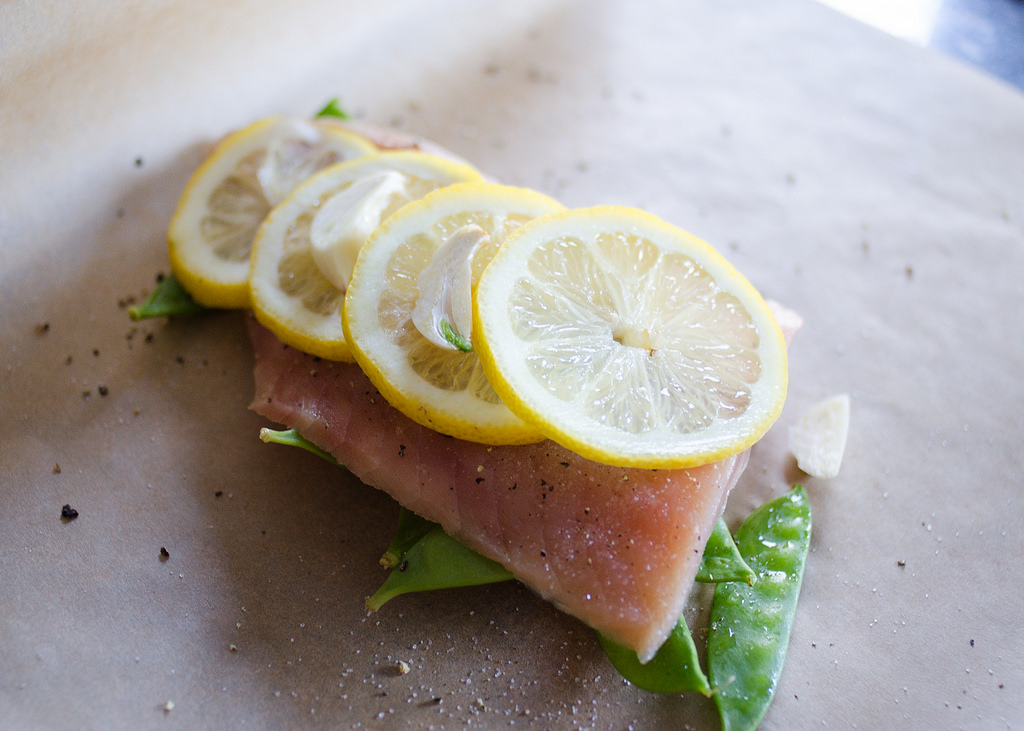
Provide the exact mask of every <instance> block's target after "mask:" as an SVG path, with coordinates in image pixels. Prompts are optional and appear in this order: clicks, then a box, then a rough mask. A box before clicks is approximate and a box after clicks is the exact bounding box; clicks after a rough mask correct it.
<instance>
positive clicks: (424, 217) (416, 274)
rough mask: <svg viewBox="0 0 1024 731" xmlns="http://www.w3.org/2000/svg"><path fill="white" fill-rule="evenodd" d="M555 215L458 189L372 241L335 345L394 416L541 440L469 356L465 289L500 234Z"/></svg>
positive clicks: (533, 200)
mask: <svg viewBox="0 0 1024 731" xmlns="http://www.w3.org/2000/svg"><path fill="white" fill-rule="evenodd" d="M562 208H563V207H562V205H561V204H560V203H558V202H556V201H555V200H553V199H551V198H548V197H547V196H545V195H542V194H540V193H537V192H534V191H530V190H525V189H523V188H513V187H509V186H503V185H496V184H492V183H462V184H459V185H453V186H451V187H449V188H445V189H443V190H439V191H436V192H434V193H431V194H430V195H428V196H426V197H425V198H423V199H422V200H419V201H416V202H415V203H411V204H409V205H408V206H406V207H405V208H403V209H402V210H401V211H399V212H398V213H396V214H395V215H394V216H392V217H391V218H390V219H388V220H387V221H386V222H385V223H383V224H382V225H381V226H380V228H378V229H377V230H376V231H375V232H374V233H373V235H372V236H371V237H370V240H369V241H368V242H367V243H366V245H365V246H364V247H363V249H362V251H361V252H360V253H359V259H358V260H357V262H356V267H355V270H354V271H353V273H352V281H351V283H350V285H349V288H348V292H347V294H346V295H345V317H344V323H345V336H346V338H347V339H348V342H349V344H350V345H351V346H352V349H353V352H354V354H355V357H356V361H357V362H358V363H359V365H360V366H361V367H362V369H363V371H364V372H365V373H366V374H367V376H369V378H370V380H371V381H372V382H373V383H374V385H375V386H376V387H377V388H378V390H380V392H381V393H382V394H383V395H384V397H385V398H386V399H387V400H388V401H389V402H390V403H391V404H392V405H393V406H394V407H395V408H397V409H398V410H400V411H401V412H402V413H404V414H405V415H406V416H408V417H409V418H411V419H413V420H414V421H416V422H418V423H420V424H422V425H424V426H427V427H429V428H431V429H433V430H435V431H439V432H442V433H444V434H448V435H450V436H453V437H457V438H460V439H467V440H470V441H474V442H481V443H485V444H524V443H528V442H536V441H540V440H541V439H543V436H542V435H541V434H540V433H539V432H538V431H537V430H536V429H535V428H534V427H532V426H530V425H528V424H526V423H525V422H523V421H522V420H521V419H519V418H518V417H517V416H515V415H514V414H513V413H512V412H511V411H509V410H508V409H507V408H506V407H505V406H504V405H503V404H502V403H501V401H500V400H499V399H498V396H497V394H496V393H495V392H494V389H493V388H491V386H490V384H489V383H488V382H487V379H486V377H485V376H484V373H483V370H482V369H481V367H480V362H479V359H478V358H477V356H476V354H475V353H474V352H472V350H471V344H472V332H471V330H472V300H471V288H472V285H473V283H474V282H475V281H476V280H477V279H478V278H479V276H480V273H481V272H482V271H483V268H484V266H485V265H486V264H487V262H488V261H490V259H491V257H492V256H493V255H494V252H495V251H497V249H498V247H499V246H500V245H501V243H502V241H503V240H504V239H505V237H506V236H508V235H509V233H510V232H512V231H515V230H516V229H517V228H519V227H520V226H522V225H523V224H524V223H526V222H527V221H529V220H531V219H533V218H536V217H538V216H542V215H545V214H548V213H552V212H554V211H559V210H562ZM444 323H447V327H446V326H445V324H444Z"/></svg>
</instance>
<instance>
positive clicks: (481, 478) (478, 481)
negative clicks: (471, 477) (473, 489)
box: [476, 477, 484, 485]
mask: <svg viewBox="0 0 1024 731" xmlns="http://www.w3.org/2000/svg"><path fill="white" fill-rule="evenodd" d="M483 481H484V478H483V477H478V478H476V484H478V485H479V484H480V483H481V482H483Z"/></svg>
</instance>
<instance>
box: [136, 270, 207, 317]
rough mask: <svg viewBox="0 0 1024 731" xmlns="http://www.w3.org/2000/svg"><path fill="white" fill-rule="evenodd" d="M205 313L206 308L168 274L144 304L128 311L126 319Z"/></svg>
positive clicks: (158, 283)
mask: <svg viewBox="0 0 1024 731" xmlns="http://www.w3.org/2000/svg"><path fill="white" fill-rule="evenodd" d="M205 311H206V308H205V307H203V306H202V305H201V304H199V303H198V302H196V301H195V300H193V299H192V297H190V296H189V293H188V292H186V291H185V288H184V287H182V286H181V282H179V281H178V280H177V279H176V278H175V276H174V275H173V274H170V275H168V276H166V277H163V278H162V279H161V280H160V281H159V282H157V285H156V289H154V290H153V291H152V292H151V293H150V295H149V297H147V298H146V301H145V302H143V303H142V304H141V305H137V306H135V307H132V308H131V309H129V310H128V317H130V318H132V319H133V320H145V319H147V318H150V317H168V316H171V315H194V314H196V313H197V312H205Z"/></svg>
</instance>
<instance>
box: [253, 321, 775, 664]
mask: <svg viewBox="0 0 1024 731" xmlns="http://www.w3.org/2000/svg"><path fill="white" fill-rule="evenodd" d="M780 319H781V318H780ZM250 335H251V338H252V343H253V348H254V352H255V369H254V372H255V381H256V395H255V398H254V400H253V403H252V408H253V409H254V410H255V411H256V412H257V413H259V414H261V415H262V416H265V417H267V418H268V419H271V420H273V421H275V422H278V423H280V424H284V425H285V426H287V427H290V428H297V429H298V430H299V432H300V433H301V434H302V435H303V436H304V437H305V438H306V439H308V440H309V441H311V442H313V443H314V444H316V445H318V446H319V447H321V448H323V449H325V450H327V451H328V452H330V453H331V454H332V455H334V456H335V457H336V458H337V459H338V461H339V462H340V463H341V464H343V465H345V466H346V467H347V468H348V469H349V470H350V471H351V472H352V473H353V474H355V475H356V476H357V477H358V478H359V479H360V480H362V481H363V482H365V483H366V484H368V485H372V486H373V487H376V488H378V489H381V490H383V491H385V492H386V493H388V494H389V495H391V496H392V497H393V498H394V499H395V500H397V501H398V502H399V503H401V504H402V505H404V506H405V507H407V508H409V509H410V510H412V511H414V512H416V513H418V514H419V515H421V516H423V517H425V518H427V519H429V520H432V521H434V522H436V523H440V524H441V526H442V527H443V528H444V530H445V531H446V532H447V533H448V534H449V535H451V536H453V537H454V538H456V539H458V540H459V541H460V542H462V543H464V544H465V545H467V546H469V547H470V548H472V549H473V550H475V551H477V552H479V553H481V554H483V555H484V556H487V557H488V558H491V559H493V560H495V561H498V562H499V563H501V564H502V565H504V566H505V567H506V568H507V569H508V570H509V571H510V572H512V574H514V575H515V576H516V578H517V579H519V580H520V581H522V582H523V583H524V584H526V585H527V586H529V587H531V588H532V589H533V590H535V591H536V592H537V593H539V594H540V595H541V596H542V597H544V598H545V599H547V600H549V601H551V602H553V603H554V604H556V605H557V606H558V607H559V608H561V609H562V610H563V611H565V612H568V613H569V614H572V615H573V616H575V617H578V618H579V619H580V620H582V621H583V622H585V623H586V624H588V625H590V626H591V627H593V628H594V629H596V630H598V631H599V632H601V633H603V634H604V635H605V636H607V637H609V638H611V639H613V640H615V641H616V642H618V643H620V644H622V645H625V646H627V647H630V648H632V649H634V650H635V651H636V652H637V654H638V655H639V656H640V658H641V659H642V660H646V659H649V658H650V657H652V656H653V655H654V653H655V652H656V651H657V649H658V648H659V647H660V646H661V644H662V643H663V642H664V640H665V639H666V637H667V636H668V634H669V632H670V631H671V630H672V628H673V627H674V626H675V624H676V622H677V621H678V619H679V617H680V615H681V614H682V612H683V608H684V604H685V603H686V600H687V596H688V594H689V592H690V589H691V588H692V585H693V581H694V577H695V576H696V573H697V568H698V566H699V565H700V560H701V556H702V554H703V551H704V545H705V543H706V542H707V539H708V536H709V534H710V533H711V529H712V528H713V526H714V524H715V521H717V519H718V517H719V516H720V515H721V514H722V510H723V509H724V507H725V501H726V497H727V496H728V494H729V491H730V490H731V489H732V488H733V486H734V485H735V484H736V481H737V480H738V479H739V476H740V474H741V473H742V472H743V469H744V468H745V467H746V464H747V457H748V455H747V453H746V452H744V453H742V454H739V455H736V456H734V457H730V458H728V459H726V460H723V461H721V462H717V463H714V464H709V465H704V466H701V467H697V468H691V469H680V470H643V469H630V468H623V467H611V466H608V465H603V464H598V463H596V462H591V461H588V460H585V459H583V458H582V457H580V456H578V455H576V454H575V453H573V452H570V451H568V450H566V449H564V448H562V447H560V446H558V445H556V444H554V443H553V442H549V441H548V442H541V443H539V444H533V445H527V446H511V447H488V446H485V445H480V444H475V443H472V442H466V441H462V440H458V439H453V438H452V437H448V436H445V435H443V434H440V433H438V432H434V431H432V430H430V429H427V428H425V427H423V426H420V425H419V424H417V423H415V422H413V421H411V420H410V419H408V418H407V417H406V416H404V415H403V414H401V413H400V412H399V411H397V410H396V409H394V408H392V407H391V406H390V405H389V404H388V403H387V402H386V401H385V400H384V398H383V397H382V396H381V395H380V393H378V391H377V389H376V388H374V386H373V385H372V384H371V383H370V381H369V379H367V378H366V376H365V375H363V372H362V371H361V370H360V368H359V366H358V365H355V364H349V363H333V362H328V361H323V360H318V359H316V358H313V357H311V356H309V355H306V354H304V353H302V352H300V351H298V350H295V349H294V348H289V347H287V346H285V345H283V344H282V343H281V342H280V341H278V340H277V339H276V337H275V336H274V335H273V334H272V333H270V332H269V331H268V330H266V329H264V328H262V327H261V326H259V325H258V324H257V323H256V322H255V320H254V319H252V318H250Z"/></svg>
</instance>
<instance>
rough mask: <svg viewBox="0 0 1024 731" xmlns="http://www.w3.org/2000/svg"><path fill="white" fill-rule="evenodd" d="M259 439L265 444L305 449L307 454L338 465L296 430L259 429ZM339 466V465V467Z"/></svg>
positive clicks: (325, 452)
mask: <svg viewBox="0 0 1024 731" xmlns="http://www.w3.org/2000/svg"><path fill="white" fill-rule="evenodd" d="M260 439H261V440H262V441H263V442H265V443H267V444H284V445H285V446H288V447H298V448H299V449H305V450H306V451H307V452H310V453H312V454H315V455H316V456H317V457H320V458H321V459H326V460H327V461H328V462H330V463H331V464H338V460H336V459H335V458H334V455H332V454H331V453H330V452H327V451H325V450H323V449H320V447H318V446H316V445H315V444H313V442H311V441H309V440H308V439H306V438H305V437H304V436H302V435H301V434H299V430H298V429H281V430H277V429H267V428H266V427H264V428H262V429H260ZM339 466H341V465H339Z"/></svg>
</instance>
